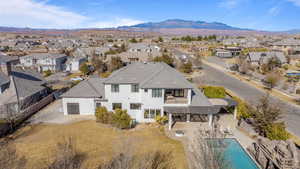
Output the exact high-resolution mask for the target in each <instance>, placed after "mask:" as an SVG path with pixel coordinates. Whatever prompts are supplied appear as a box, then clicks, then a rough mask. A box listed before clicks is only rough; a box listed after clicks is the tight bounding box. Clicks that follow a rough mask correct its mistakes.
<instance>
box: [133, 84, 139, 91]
mask: <svg viewBox="0 0 300 169" xmlns="http://www.w3.org/2000/svg"><path fill="white" fill-rule="evenodd" d="M131 92H132V93H138V92H139V85H138V84H132V85H131Z"/></svg>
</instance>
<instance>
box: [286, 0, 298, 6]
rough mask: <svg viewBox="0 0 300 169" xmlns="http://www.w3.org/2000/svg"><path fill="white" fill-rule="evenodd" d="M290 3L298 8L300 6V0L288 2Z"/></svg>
mask: <svg viewBox="0 0 300 169" xmlns="http://www.w3.org/2000/svg"><path fill="white" fill-rule="evenodd" d="M287 1H289V2H292V3H293V4H294V5H296V6H300V0H287Z"/></svg>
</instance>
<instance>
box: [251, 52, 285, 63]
mask: <svg viewBox="0 0 300 169" xmlns="http://www.w3.org/2000/svg"><path fill="white" fill-rule="evenodd" d="M272 57H276V58H278V59H279V60H280V62H281V63H286V62H287V59H286V57H285V56H284V54H283V52H250V53H249V59H250V60H251V61H252V62H259V61H261V59H264V58H266V59H269V58H272ZM264 60H265V59H264ZM264 60H263V61H264Z"/></svg>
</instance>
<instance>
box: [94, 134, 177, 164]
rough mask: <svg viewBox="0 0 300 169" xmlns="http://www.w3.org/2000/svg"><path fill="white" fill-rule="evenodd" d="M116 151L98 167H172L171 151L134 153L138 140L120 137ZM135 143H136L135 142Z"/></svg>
mask: <svg viewBox="0 0 300 169" xmlns="http://www.w3.org/2000/svg"><path fill="white" fill-rule="evenodd" d="M122 140H123V142H121V144H118V145H119V146H117V147H118V149H117V151H118V152H117V153H116V154H115V155H114V157H113V158H112V159H111V160H109V161H108V162H106V163H104V164H102V165H100V166H99V167H98V169H173V168H174V167H173V155H172V152H162V151H153V152H148V153H145V154H139V155H136V153H135V151H136V150H137V149H138V147H137V144H138V141H136V140H134V139H122ZM135 143H137V144H135Z"/></svg>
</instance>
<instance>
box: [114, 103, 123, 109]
mask: <svg viewBox="0 0 300 169" xmlns="http://www.w3.org/2000/svg"><path fill="white" fill-rule="evenodd" d="M112 107H113V110H116V109H122V103H113V104H112Z"/></svg>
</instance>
